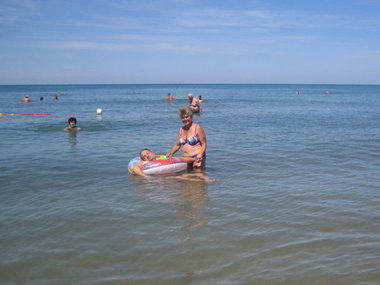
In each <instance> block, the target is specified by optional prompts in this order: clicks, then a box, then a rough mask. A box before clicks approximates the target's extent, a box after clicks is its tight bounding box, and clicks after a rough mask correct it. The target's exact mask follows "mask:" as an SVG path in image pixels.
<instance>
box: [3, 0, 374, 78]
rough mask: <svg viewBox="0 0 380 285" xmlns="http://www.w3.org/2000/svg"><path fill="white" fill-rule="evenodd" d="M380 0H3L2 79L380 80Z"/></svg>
mask: <svg viewBox="0 0 380 285" xmlns="http://www.w3.org/2000/svg"><path fill="white" fill-rule="evenodd" d="M379 15H380V1H378V0H357V1H356V0H335V1H334V0H328V1H327V0H318V1H316V0H315V1H311V0H310V1H308V0H304V1H300V0H278V1H275V0H257V1H256V0H251V1H248V0H247V1H244V0H236V1H232V0H231V1H230V0H210V1H200V0H199V1H198V0H156V1H145V0H130V1H121V0H120V1H117V0H115V1H112V0H108V1H107V0H104V1H100V0H91V1H90V0H88V1H87V0H86V1H84V0H73V1H71V0H45V1H39V0H34V1H32V0H0V84H101V83H297V84H302V83H305V84H307V83H316V84H323V83H325V84H380V17H379Z"/></svg>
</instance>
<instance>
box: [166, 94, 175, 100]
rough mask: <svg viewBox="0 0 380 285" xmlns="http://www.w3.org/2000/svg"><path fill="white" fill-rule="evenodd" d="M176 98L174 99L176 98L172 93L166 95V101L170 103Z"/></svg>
mask: <svg viewBox="0 0 380 285" xmlns="http://www.w3.org/2000/svg"><path fill="white" fill-rule="evenodd" d="M174 99H175V98H174V96H173V95H172V94H171V93H168V94H166V100H168V101H172V100H174Z"/></svg>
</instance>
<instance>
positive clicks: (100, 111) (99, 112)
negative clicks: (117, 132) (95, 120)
mask: <svg viewBox="0 0 380 285" xmlns="http://www.w3.org/2000/svg"><path fill="white" fill-rule="evenodd" d="M102 113H103V110H102V109H100V108H98V109H96V115H98V116H100V115H101V114H102Z"/></svg>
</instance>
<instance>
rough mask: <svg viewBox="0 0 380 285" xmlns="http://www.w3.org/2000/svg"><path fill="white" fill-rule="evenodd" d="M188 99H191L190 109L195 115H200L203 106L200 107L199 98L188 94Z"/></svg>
mask: <svg viewBox="0 0 380 285" xmlns="http://www.w3.org/2000/svg"><path fill="white" fill-rule="evenodd" d="M187 98H188V99H189V108H190V110H191V111H192V112H193V113H199V111H200V110H201V106H200V105H199V100H198V98H195V97H194V96H193V94H191V93H189V94H187Z"/></svg>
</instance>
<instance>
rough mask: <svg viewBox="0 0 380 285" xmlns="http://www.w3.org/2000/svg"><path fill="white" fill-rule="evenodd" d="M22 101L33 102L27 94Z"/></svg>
mask: <svg viewBox="0 0 380 285" xmlns="http://www.w3.org/2000/svg"><path fill="white" fill-rule="evenodd" d="M21 101H22V102H24V103H29V102H31V101H32V100H31V99H30V98H29V96H28V95H25V96H24V98H22V100H21Z"/></svg>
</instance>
